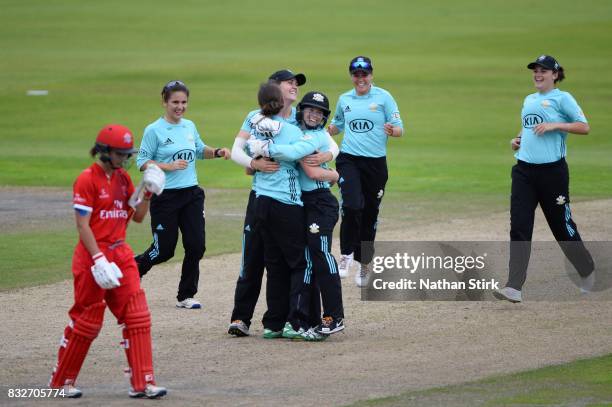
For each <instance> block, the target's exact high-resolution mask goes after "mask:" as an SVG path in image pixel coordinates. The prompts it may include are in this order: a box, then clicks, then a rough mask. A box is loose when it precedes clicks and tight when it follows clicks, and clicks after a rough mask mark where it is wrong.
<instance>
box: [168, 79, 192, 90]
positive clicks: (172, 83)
mask: <svg viewBox="0 0 612 407" xmlns="http://www.w3.org/2000/svg"><path fill="white" fill-rule="evenodd" d="M175 87H183V88H187V85H185V83H184V82H182V81H170V82H168V83H167V84H165V85H164V89H163V91H166V90H169V89H172V88H175Z"/></svg>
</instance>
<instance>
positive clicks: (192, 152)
mask: <svg viewBox="0 0 612 407" xmlns="http://www.w3.org/2000/svg"><path fill="white" fill-rule="evenodd" d="M161 96H162V105H163V106H164V115H163V116H162V117H160V118H159V119H157V120H156V121H154V122H153V123H151V124H150V125H148V126H147V128H146V129H145V131H144V136H143V138H142V142H141V144H140V150H139V152H138V157H137V159H136V163H137V165H138V168H140V170H141V171H143V170H145V169H146V168H147V167H148V166H149V165H151V164H155V165H157V166H159V167H160V168H161V169H162V170H163V171H164V172H165V173H166V176H167V178H168V181H167V185H166V187H167V188H166V189H165V190H164V192H163V194H161V195H160V196H156V197H153V199H152V201H151V232H152V233H153V243H151V246H150V247H149V248H148V249H147V250H146V251H145V252H144V253H142V254H140V255H139V256H137V257H136V262H137V263H138V271H139V272H140V276H141V277H142V276H144V275H145V274H147V272H148V271H149V270H151V268H152V267H153V266H154V265H156V264H160V263H163V262H165V261H168V260H169V259H171V258H172V257H173V256H174V250H175V249H176V244H177V242H178V232H179V230H180V231H181V236H182V240H183V248H184V249H185V257H184V258H183V265H182V267H181V279H180V282H179V286H178V293H177V296H176V300H177V303H176V306H177V307H178V308H188V309H199V308H201V307H202V304H201V303H200V302H199V301H198V300H196V299H195V298H194V296H195V294H196V293H197V291H198V281H199V279H200V266H199V264H200V260H201V259H202V256H204V252H205V251H206V232H205V219H204V197H205V196H204V190H203V189H202V188H200V187H199V186H198V177H197V172H196V164H195V162H196V159H197V158H198V159H205V158H207V159H208V158H219V157H224V158H225V159H226V160H227V159H229V157H230V151H229V150H228V149H227V148H214V147H210V146H207V145H205V144H204V142H203V141H202V139H201V138H200V134H199V133H198V130H197V129H196V126H195V124H194V123H193V122H192V121H191V120H187V119H185V118H184V117H183V116H184V115H185V112H186V111H187V105H188V101H189V89H188V88H187V86H186V85H185V84H184V83H183V82H181V81H170V82H168V83H167V84H166V85H165V86H164V87H163V89H162V92H161Z"/></svg>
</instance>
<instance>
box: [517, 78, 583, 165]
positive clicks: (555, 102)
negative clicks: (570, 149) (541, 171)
mask: <svg viewBox="0 0 612 407" xmlns="http://www.w3.org/2000/svg"><path fill="white" fill-rule="evenodd" d="M521 121H522V131H521V133H522V134H521V147H520V148H519V149H518V150H517V152H516V153H515V154H514V156H515V157H516V158H517V159H519V160H521V161H525V162H528V163H531V164H544V163H550V162H555V161H559V160H560V159H561V158H563V157H565V156H566V155H567V146H566V144H565V140H566V138H567V133H565V132H562V131H550V132H547V133H544V134H542V135H539V136H538V135H537V134H535V133H534V128H535V127H536V126H537V125H538V124H540V123H553V122H554V123H559V122H563V123H574V122H582V123H587V119H586V117H585V116H584V113H582V109H580V106H578V103H576V100H575V99H574V97H573V96H572V95H571V94H570V93H568V92H564V91H562V90H559V89H553V90H551V91H550V92H548V93H544V94H541V93H539V92H538V93H533V94H531V95H529V96H527V97H526V98H525V101H524V102H523V110H522V112H521Z"/></svg>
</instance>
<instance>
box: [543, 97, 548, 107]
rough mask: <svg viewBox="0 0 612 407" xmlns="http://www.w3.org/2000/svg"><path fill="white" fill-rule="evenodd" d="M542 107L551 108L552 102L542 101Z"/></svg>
mask: <svg viewBox="0 0 612 407" xmlns="http://www.w3.org/2000/svg"><path fill="white" fill-rule="evenodd" d="M542 107H550V100H548V99H544V100H543V101H542Z"/></svg>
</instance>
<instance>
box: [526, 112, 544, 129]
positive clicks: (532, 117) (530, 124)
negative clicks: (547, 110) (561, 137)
mask: <svg viewBox="0 0 612 407" xmlns="http://www.w3.org/2000/svg"><path fill="white" fill-rule="evenodd" d="M543 121H544V119H543V118H542V116H540V115H537V114H528V115H526V116H525V117H523V127H524V128H526V129H531V128H534V127H535V126H537V125H538V124H540V123H542V122H543Z"/></svg>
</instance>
